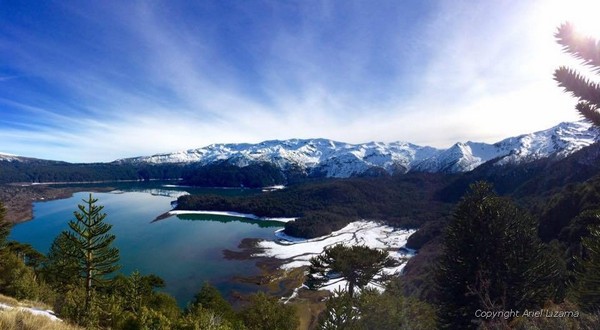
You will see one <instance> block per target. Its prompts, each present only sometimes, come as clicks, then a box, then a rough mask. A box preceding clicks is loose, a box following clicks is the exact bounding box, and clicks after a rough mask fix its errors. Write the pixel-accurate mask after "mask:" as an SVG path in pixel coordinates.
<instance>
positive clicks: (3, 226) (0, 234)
mask: <svg viewBox="0 0 600 330" xmlns="http://www.w3.org/2000/svg"><path fill="white" fill-rule="evenodd" d="M5 215H6V209H4V204H2V202H0V249H2V248H4V246H5V245H6V239H7V238H8V234H10V223H8V222H7V221H6V220H5V219H4V217H5Z"/></svg>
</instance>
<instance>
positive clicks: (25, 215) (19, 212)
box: [0, 184, 113, 223]
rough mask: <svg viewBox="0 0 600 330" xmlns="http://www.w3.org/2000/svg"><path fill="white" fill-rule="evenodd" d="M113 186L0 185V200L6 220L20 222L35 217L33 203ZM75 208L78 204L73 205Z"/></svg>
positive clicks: (103, 189)
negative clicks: (4, 210)
mask: <svg viewBox="0 0 600 330" xmlns="http://www.w3.org/2000/svg"><path fill="white" fill-rule="evenodd" d="M111 190H113V188H104V187H103V188H94V187H85V188H83V187H61V188H54V187H51V186H47V185H17V184H8V185H0V201H1V202H2V204H4V208H5V209H6V216H5V219H6V221H8V222H10V223H19V222H23V221H28V220H31V219H33V203H34V202H43V201H49V200H55V199H63V198H69V197H71V196H73V194H74V193H76V192H80V191H95V192H104V191H111ZM73 207H74V208H75V207H76V205H73Z"/></svg>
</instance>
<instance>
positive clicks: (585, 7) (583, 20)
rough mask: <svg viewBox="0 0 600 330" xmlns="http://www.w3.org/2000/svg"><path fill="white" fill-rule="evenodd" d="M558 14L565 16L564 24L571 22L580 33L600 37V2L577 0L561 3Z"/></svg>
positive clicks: (597, 0) (596, 0) (595, 0)
mask: <svg viewBox="0 0 600 330" xmlns="http://www.w3.org/2000/svg"><path fill="white" fill-rule="evenodd" d="M560 3H561V5H560V6H559V8H558V10H559V11H558V12H557V14H558V15H559V16H563V17H564V19H563V21H564V22H567V21H568V22H571V23H573V25H574V26H575V29H576V30H577V31H579V32H580V33H582V34H584V35H587V36H591V37H599V36H600V19H599V17H598V13H600V1H599V0H575V1H561V2H560Z"/></svg>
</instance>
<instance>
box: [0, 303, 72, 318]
mask: <svg viewBox="0 0 600 330" xmlns="http://www.w3.org/2000/svg"><path fill="white" fill-rule="evenodd" d="M13 309H17V310H22V311H26V312H28V313H31V314H34V315H41V316H45V317H48V318H50V319H51V320H52V321H60V322H62V320H61V319H59V318H58V317H56V316H55V315H54V312H53V311H51V310H41V309H37V308H30V307H13V306H10V305H7V304H3V303H0V310H13Z"/></svg>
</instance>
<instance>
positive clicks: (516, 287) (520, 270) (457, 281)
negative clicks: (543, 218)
mask: <svg viewBox="0 0 600 330" xmlns="http://www.w3.org/2000/svg"><path fill="white" fill-rule="evenodd" d="M558 274H559V271H558V269H557V267H556V265H555V263H554V262H552V260H551V258H549V256H548V255H547V253H546V251H545V246H544V245H543V244H542V243H541V241H540V240H539V238H538V237H537V224H536V222H535V221H534V220H533V218H531V217H530V216H529V215H527V214H526V213H525V212H524V211H523V210H521V209H519V208H517V207H516V206H514V205H513V204H512V202H510V201H509V200H507V199H504V198H501V197H499V196H497V195H496V194H495V193H493V191H492V187H491V185H490V184H488V183H485V182H478V183H475V184H473V185H472V186H471V191H470V192H469V193H467V195H465V196H464V197H463V199H462V200H461V202H460V203H459V204H458V206H457V207H456V211H455V212H454V219H453V220H452V221H451V222H450V224H449V225H448V227H447V231H446V235H445V239H444V250H443V253H442V256H441V258H440V264H439V269H438V274H437V278H436V282H437V285H438V287H439V290H440V296H441V301H440V305H441V308H440V314H439V316H440V319H441V321H442V322H443V325H444V326H446V327H448V328H462V329H469V328H473V327H474V326H475V323H474V322H472V321H473V320H474V319H475V316H474V313H475V311H476V310H478V309H481V310H488V311H503V310H511V309H513V310H523V309H526V308H529V309H532V308H536V307H539V306H541V304H542V303H543V302H544V301H545V300H546V299H549V298H553V297H554V295H555V294H556V292H554V291H555V290H556V288H557V286H558V285H557V281H558V277H559V275H558Z"/></svg>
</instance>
